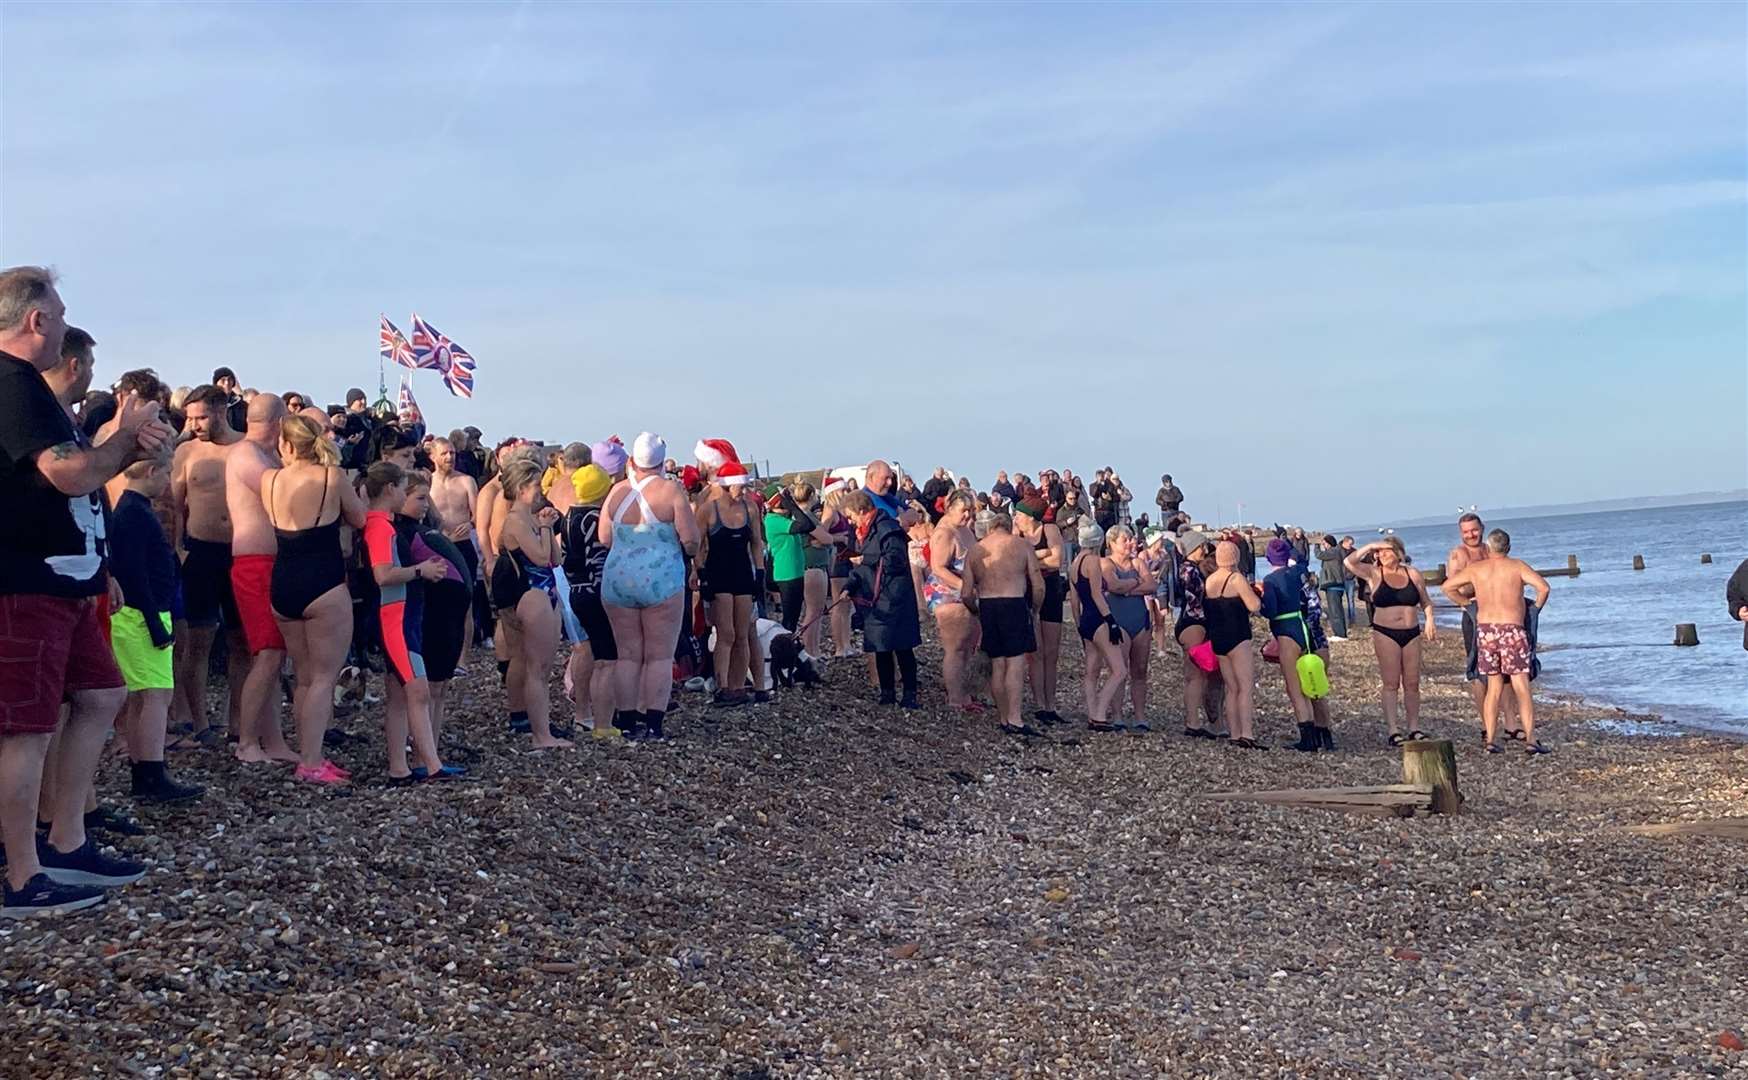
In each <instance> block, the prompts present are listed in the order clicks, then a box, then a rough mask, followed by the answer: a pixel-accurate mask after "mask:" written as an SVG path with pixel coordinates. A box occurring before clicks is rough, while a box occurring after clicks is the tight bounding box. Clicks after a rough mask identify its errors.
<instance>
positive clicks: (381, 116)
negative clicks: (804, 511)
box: [0, 3, 1748, 522]
mask: <svg viewBox="0 0 1748 1080" xmlns="http://www.w3.org/2000/svg"><path fill="white" fill-rule="evenodd" d="M1745 55H1748V15H1745V9H1744V8H1743V7H1742V6H1741V5H1737V4H1717V5H1699V4H1647V5H1591V6H1569V7H1568V6H1556V5H1547V4H1538V5H1522V6H1508V5H1448V6H1441V5H1429V4H1396V5H1337V4H1317V5H1286V6H1266V5H1195V6H1188V5H1185V6H1168V5H1061V6H1052V5H1042V4H1033V5H1017V4H1016V5H979V6H962V7H955V6H903V5H889V4H867V5H852V4H845V5H801V4H794V5H769V6H760V7H736V6H729V5H716V4H709V5H707V4H688V5H669V6H653V5H637V6H605V5H600V6H597V5H581V4H575V5H532V4H506V5H478V6H475V5H465V4H445V5H432V6H419V5H412V4H396V5H375V6H370V5H363V6H352V5H342V4H323V5H283V6H274V5H265V4H261V5H240V4H239V5H220V4H209V5H197V6H179V5H154V4H124V5H114V6H105V5H94V4H76V5H75V4H55V5H42V6H31V5H26V4H16V3H9V4H7V5H5V6H4V7H0V258H3V259H4V261H5V262H7V263H18V262H47V263H51V264H53V265H55V266H56V267H57V268H58V269H59V270H60V271H61V273H62V276H63V290H62V291H63V294H64V295H65V298H66V299H67V302H68V304H69V309H70V311H69V315H70V318H71V319H72V320H73V321H74V322H75V323H78V324H80V325H84V326H86V327H87V328H88V329H90V330H91V331H92V332H93V333H94V334H95V335H96V336H97V338H98V340H99V342H100V344H99V348H98V355H99V361H100V363H101V364H102V365H103V367H104V369H105V370H108V371H110V372H119V371H121V370H123V369H125V368H127V367H133V366H140V365H150V366H154V367H156V368H157V369H158V370H159V371H160V372H162V373H164V374H165V375H166V376H167V378H169V380H170V381H171V382H173V383H191V382H198V381H200V380H201V379H202V378H203V377H204V376H205V375H206V374H207V373H209V372H210V370H211V369H212V367H214V366H215V365H216V364H219V363H225V364H229V365H231V366H233V367H235V368H236V369H237V370H238V371H239V372H240V373H241V376H242V378H243V381H244V382H245V383H247V384H251V385H256V386H261V387H270V388H275V389H282V388H286V387H296V388H298V389H302V390H305V391H307V392H309V393H311V394H313V395H314V396H316V397H317V398H318V399H321V400H331V399H337V397H338V396H339V395H340V394H341V393H342V392H343V390H344V389H345V387H347V386H349V385H354V384H361V385H366V386H367V387H369V388H371V389H372V390H374V387H375V382H376V362H377V361H376V354H375V348H376V319H377V315H378V313H379V312H387V313H388V314H389V316H390V318H392V319H394V320H395V321H396V322H398V323H400V324H401V326H402V327H403V328H405V327H406V321H405V320H406V316H407V314H408V313H409V312H410V311H415V310H416V311H418V312H419V313H420V314H422V315H424V316H425V317H426V318H427V319H429V320H430V321H431V322H432V323H434V324H435V325H436V326H437V327H439V328H440V329H442V330H443V331H444V332H446V333H448V334H449V335H451V336H452V337H454V338H455V339H456V340H457V341H459V342H460V343H462V344H463V345H465V346H466V347H467V348H468V349H469V350H470V351H471V352H472V353H473V354H474V356H475V357H476V358H477V359H478V362H479V372H478V392H477V394H476V396H475V398H474V399H473V401H472V402H471V403H466V402H461V401H458V400H455V399H452V398H450V397H449V396H448V395H447V393H446V392H444V391H443V390H442V388H441V387H440V385H439V384H438V383H437V382H436V381H435V379H434V378H432V377H431V376H429V375H421V376H420V380H421V381H420V382H419V384H418V392H419V396H420V400H421V402H422V404H423V405H424V406H425V408H426V410H427V412H428V413H429V414H430V415H431V417H432V420H433V424H434V426H438V427H443V428H447V427H450V426H455V425H459V424H463V423H469V422H472V423H477V424H478V425H479V426H481V427H482V428H484V429H486V431H487V432H488V434H489V435H497V434H502V433H505V432H507V431H516V432H519V433H524V434H528V435H532V436H535V437H541V438H546V439H570V438H587V439H594V438H599V437H601V436H602V435H604V434H606V433H608V432H621V433H623V434H624V435H625V436H626V437H627V439H629V438H630V437H631V436H632V435H635V434H636V433H637V432H638V431H639V430H642V429H645V428H648V429H652V430H656V431H660V432H662V433H664V434H666V435H667V436H668V438H669V441H670V443H671V444H672V445H674V446H676V447H689V446H690V445H691V444H692V442H693V441H694V440H695V439H696V438H697V437H698V436H700V435H706V434H710V435H727V436H729V437H730V438H732V439H734V440H735V441H736V443H737V444H738V445H739V446H740V447H741V448H742V450H743V452H744V453H746V454H747V455H748V456H756V457H758V458H761V459H767V458H768V459H769V460H770V461H771V462H772V463H773V465H775V466H776V467H777V468H779V469H783V468H801V467H813V466H817V465H820V464H843V463H849V462H857V461H864V460H866V459H867V458H869V457H870V456H873V455H875V454H882V455H886V456H890V457H896V458H898V459H900V460H901V461H903V462H905V463H906V464H907V465H909V466H910V467H911V468H913V469H924V468H926V467H928V466H932V465H934V464H936V463H945V464H948V465H950V466H952V467H955V468H956V469H960V470H963V471H968V472H970V473H971V474H972V476H973V477H974V478H976V479H977V480H978V481H979V483H980V484H987V483H988V481H989V479H990V477H991V476H992V475H993V472H994V470H995V469H996V468H998V467H1006V468H1009V469H1024V470H1026V471H1035V470H1036V469H1037V468H1039V467H1041V466H1043V465H1047V464H1049V465H1063V464H1066V465H1069V466H1070V467H1073V468H1076V469H1077V470H1089V471H1090V470H1091V469H1093V468H1095V467H1097V466H1099V465H1103V464H1107V463H1108V464H1114V465H1115V466H1116V467H1117V468H1118V469H1119V471H1121V472H1122V473H1123V474H1124V476H1125V478H1126V479H1128V480H1129V481H1130V482H1131V485H1132V486H1133V487H1134V488H1135V489H1136V490H1137V494H1138V495H1139V496H1140V497H1141V498H1142V499H1143V500H1150V499H1151V493H1152V488H1153V486H1155V484H1156V483H1157V479H1158V475H1159V473H1160V472H1162V471H1170V472H1172V473H1173V474H1174V475H1175V476H1176V477H1177V479H1178V481H1179V483H1180V484H1181V485H1182V486H1183V487H1184V488H1185V489H1186V491H1187V492H1188V494H1189V497H1190V500H1189V506H1190V508H1191V509H1192V510H1195V511H1196V512H1197V513H1198V514H1200V515H1203V516H1206V517H1210V518H1211V517H1214V516H1215V515H1216V512H1217V511H1218V512H1219V513H1221V515H1222V516H1224V517H1225V518H1228V519H1230V518H1231V517H1232V516H1233V515H1234V513H1235V512H1236V504H1238V503H1239V502H1242V503H1243V504H1244V507H1245V511H1244V512H1245V516H1246V517H1247V518H1253V519H1256V518H1260V519H1262V520H1265V521H1266V520H1276V519H1279V520H1296V521H1306V522H1330V521H1339V522H1355V521H1364V520H1368V519H1377V520H1379V521H1388V520H1391V519H1394V518H1400V517H1407V516H1412V515H1415V514H1421V513H1428V512H1438V511H1440V510H1443V509H1445V508H1447V507H1450V506H1454V505H1456V504H1457V503H1464V504H1467V503H1470V502H1477V503H1480V504H1481V505H1483V506H1487V505H1493V506H1500V505H1509V504H1521V503H1528V502H1547V501H1561V500H1567V499H1571V500H1577V499H1590V498H1604V497H1612V496H1620V495H1630V494H1642V493H1647V494H1648V493H1662V492H1673V491H1687V490H1697V489H1706V488H1727V487H1740V486H1744V485H1748V239H1745V237H1748V166H1745V159H1748V137H1745V131H1748V106H1745V102H1748V75H1745V66H1748V61H1745V60H1744V56H1745ZM390 378H391V381H392V379H393V374H392V373H391V376H390Z"/></svg>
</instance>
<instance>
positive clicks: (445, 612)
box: [395, 514, 473, 682]
mask: <svg viewBox="0 0 1748 1080" xmlns="http://www.w3.org/2000/svg"><path fill="white" fill-rule="evenodd" d="M395 534H396V539H397V542H399V541H400V540H401V539H402V538H403V537H404V539H405V544H404V545H403V546H407V547H410V548H411V549H412V553H413V562H414V564H415V565H416V564H418V563H422V562H424V561H425V560H427V559H430V558H432V557H436V558H439V559H442V560H443V561H444V562H445V563H447V564H448V568H447V569H446V570H445V571H444V573H443V580H442V581H427V582H425V617H424V622H423V624H422V626H421V634H420V637H421V645H422V646H423V650H422V655H423V656H424V658H425V677H426V678H427V679H429V680H431V681H432V682H447V681H448V680H450V679H452V678H454V677H455V667H456V665H457V664H459V663H460V662H461V653H462V650H463V649H464V648H465V647H466V644H467V631H468V612H469V610H470V608H471V607H472V604H473V580H472V578H471V577H469V576H468V572H467V558H466V556H464V555H463V554H462V552H461V547H460V545H458V544H456V543H455V542H454V541H453V540H451V539H449V538H448V537H447V536H444V535H443V533H442V532H441V531H440V530H437V529H427V528H425V527H424V526H422V525H420V524H419V522H417V521H415V520H414V519H412V518H410V517H404V516H402V515H399V514H397V515H396V516H395Z"/></svg>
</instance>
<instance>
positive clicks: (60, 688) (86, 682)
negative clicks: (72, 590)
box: [0, 595, 127, 737]
mask: <svg viewBox="0 0 1748 1080" xmlns="http://www.w3.org/2000/svg"><path fill="white" fill-rule="evenodd" d="M97 621H98V616H97V604H96V602H95V601H94V600H90V599H86V600H71V599H67V598H65V597H60V596H34V595H26V596H0V737H4V736H7V735H46V734H49V733H50V732H53V731H54V730H55V727H56V725H57V724H59V723H60V719H61V702H63V701H65V700H66V698H67V696H68V695H69V694H73V693H76V692H78V691H80V690H110V689H114V688H117V687H122V686H126V685H127V683H125V682H124V681H123V680H122V677H121V670H120V669H119V668H117V667H116V666H115V654H114V653H112V652H111V651H110V649H109V646H108V644H106V643H105V642H104V640H103V630H102V629H101V628H100V627H99V626H98V625H97Z"/></svg>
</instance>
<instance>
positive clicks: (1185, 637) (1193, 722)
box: [1172, 530, 1219, 739]
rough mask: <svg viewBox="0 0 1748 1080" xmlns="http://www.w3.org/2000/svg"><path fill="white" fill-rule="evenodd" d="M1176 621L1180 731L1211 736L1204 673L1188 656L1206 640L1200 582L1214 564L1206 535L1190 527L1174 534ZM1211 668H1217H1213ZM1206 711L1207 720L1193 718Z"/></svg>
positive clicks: (1203, 593) (1203, 590)
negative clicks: (1180, 671)
mask: <svg viewBox="0 0 1748 1080" xmlns="http://www.w3.org/2000/svg"><path fill="white" fill-rule="evenodd" d="M1177 547H1178V554H1179V556H1180V557H1181V558H1180V561H1179V563H1178V570H1177V583H1178V590H1177V600H1178V617H1177V625H1176V626H1174V627H1173V628H1172V636H1173V637H1175V638H1177V643H1178V644H1179V645H1180V646H1182V648H1183V654H1184V661H1183V662H1184V734H1185V735H1188V736H1190V737H1191V738H1196V739H1212V738H1214V737H1215V735H1214V728H1215V727H1216V726H1217V724H1218V721H1219V717H1217V716H1214V715H1213V710H1212V709H1211V708H1210V707H1209V705H1208V676H1209V674H1210V673H1209V672H1206V671H1203V670H1202V669H1201V668H1200V667H1198V666H1197V665H1196V662H1195V660H1193V659H1191V658H1190V651H1191V650H1192V649H1194V648H1196V646H1198V645H1200V644H1202V643H1203V642H1204V641H1207V640H1208V612H1207V608H1206V603H1207V601H1206V599H1205V597H1206V594H1207V590H1206V588H1205V586H1204V584H1203V582H1204V581H1205V579H1206V575H1207V573H1208V572H1210V571H1211V570H1212V569H1213V566H1214V546H1213V545H1212V544H1210V543H1209V542H1208V538H1207V537H1206V536H1204V535H1203V534H1201V533H1199V532H1196V531H1194V530H1186V531H1184V532H1181V533H1179V534H1178V538H1177ZM1215 670H1218V668H1216V669H1215ZM1204 714H1206V715H1207V723H1205V724H1202V723H1197V720H1198V719H1199V718H1200V717H1201V716H1203V715H1204Z"/></svg>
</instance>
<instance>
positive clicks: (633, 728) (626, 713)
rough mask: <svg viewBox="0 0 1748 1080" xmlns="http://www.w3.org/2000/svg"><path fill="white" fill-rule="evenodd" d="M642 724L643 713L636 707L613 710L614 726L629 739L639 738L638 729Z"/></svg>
mask: <svg viewBox="0 0 1748 1080" xmlns="http://www.w3.org/2000/svg"><path fill="white" fill-rule="evenodd" d="M642 725H643V714H642V713H640V712H638V711H637V710H636V709H615V710H614V712H613V726H614V727H616V728H618V729H619V730H620V731H621V732H622V733H623V734H624V736H625V738H627V739H635V738H637V729H638V728H639V727H641V726H642Z"/></svg>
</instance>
